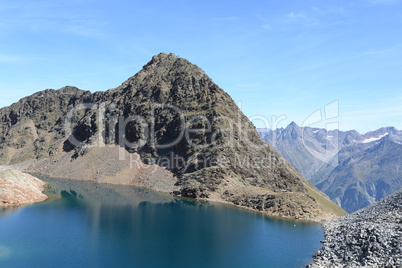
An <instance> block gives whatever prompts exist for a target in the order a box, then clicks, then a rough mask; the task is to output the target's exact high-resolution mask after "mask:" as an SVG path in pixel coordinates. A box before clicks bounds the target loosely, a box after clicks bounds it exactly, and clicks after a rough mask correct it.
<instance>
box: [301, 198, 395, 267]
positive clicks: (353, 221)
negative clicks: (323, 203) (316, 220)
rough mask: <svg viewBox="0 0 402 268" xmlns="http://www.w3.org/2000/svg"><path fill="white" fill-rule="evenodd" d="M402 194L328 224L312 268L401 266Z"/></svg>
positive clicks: (325, 226) (325, 225)
mask: <svg viewBox="0 0 402 268" xmlns="http://www.w3.org/2000/svg"><path fill="white" fill-rule="evenodd" d="M401 221H402V191H398V192H396V193H394V194H391V195H390V196H387V197H386V198H384V199H382V200H381V201H378V202H376V203H374V204H372V205H370V206H369V207H367V208H364V209H362V210H359V211H357V212H355V213H353V214H350V215H348V216H345V217H342V218H338V219H336V220H334V221H332V222H328V223H325V224H324V231H325V241H324V246H323V248H322V249H320V250H319V251H318V253H317V254H316V256H315V261H314V263H313V264H311V265H310V266H309V267H400V265H401V263H402V246H401V243H400V242H401V239H402V227H401Z"/></svg>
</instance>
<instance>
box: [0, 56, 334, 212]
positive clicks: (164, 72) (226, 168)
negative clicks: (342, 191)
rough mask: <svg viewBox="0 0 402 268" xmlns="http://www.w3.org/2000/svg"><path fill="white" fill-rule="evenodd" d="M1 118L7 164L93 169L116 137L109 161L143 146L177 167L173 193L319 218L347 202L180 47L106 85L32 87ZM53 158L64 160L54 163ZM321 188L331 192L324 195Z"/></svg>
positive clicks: (146, 159)
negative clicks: (335, 197)
mask: <svg viewBox="0 0 402 268" xmlns="http://www.w3.org/2000/svg"><path fill="white" fill-rule="evenodd" d="M0 125H1V128H0V147H1V148H0V149H1V155H0V161H1V163H3V164H15V163H19V162H23V161H25V160H30V159H37V161H36V162H35V164H34V165H33V166H32V169H33V170H40V171H41V172H43V173H46V172H47V171H46V170H48V173H47V174H48V175H52V176H54V175H59V177H60V174H63V176H64V177H68V174H66V172H62V169H63V167H64V168H65V167H67V166H68V167H69V168H71V165H72V164H71V163H74V161H79V162H80V163H81V164H80V166H88V167H89V168H88V169H91V170H92V169H93V167H91V166H93V165H94V160H93V158H94V157H93V155H94V154H95V153H92V156H91V152H92V151H93V150H95V149H96V154H99V153H101V152H102V151H104V150H103V149H102V148H111V147H114V148H118V151H119V154H117V153H116V154H110V157H114V158H115V159H116V160H115V162H114V163H113V161H112V162H110V161H109V162H108V165H114V166H115V165H116V163H117V162H118V161H121V160H122V159H121V157H122V156H123V158H124V155H125V154H127V152H128V153H129V154H130V155H133V154H135V155H139V156H140V160H141V162H142V164H145V165H151V166H155V165H156V166H158V167H159V168H163V169H164V170H165V169H166V170H169V171H170V172H171V174H173V176H174V178H175V183H174V184H175V185H174V187H173V185H171V184H170V186H169V187H168V188H169V190H166V191H173V192H174V193H175V194H176V195H181V196H186V197H193V198H210V199H215V200H227V201H229V202H232V203H235V204H236V203H239V202H238V199H239V198H243V199H247V198H249V199H250V200H257V201H255V202H248V201H247V202H240V203H239V204H240V205H242V206H247V207H251V208H253V209H257V210H260V211H263V212H264V211H265V212H267V211H268V210H269V211H270V212H269V213H270V214H273V215H279V216H280V215H282V216H287V217H299V218H314V217H315V218H320V217H322V216H323V215H324V214H325V215H326V216H328V215H329V214H331V213H332V214H336V213H339V211H340V210H338V208H337V207H332V205H333V204H332V203H331V202H329V201H328V199H327V198H326V197H325V196H323V195H321V194H320V193H319V192H318V191H317V190H316V189H315V188H314V187H313V186H312V185H311V184H309V182H307V181H306V180H305V179H304V178H303V177H302V176H301V175H300V174H299V173H298V172H297V171H296V170H295V169H294V168H293V167H292V166H290V165H289V164H288V163H287V162H286V161H285V160H284V159H283V158H282V157H281V156H279V155H278V154H277V153H276V152H275V151H274V150H273V149H272V148H271V147H270V146H269V145H267V144H266V143H264V142H263V141H262V140H261V139H260V138H259V136H258V133H257V131H256V130H255V128H254V126H253V125H252V124H251V122H250V121H249V120H248V119H247V118H246V117H245V116H244V115H243V113H242V112H241V111H240V110H239V108H238V107H237V106H236V104H235V103H234V101H233V100H232V99H231V97H230V96H229V95H228V94H227V93H226V92H224V91H223V90H222V89H221V88H219V87H218V86H217V85H216V84H215V83H214V82H213V81H212V80H211V79H210V78H209V77H208V76H207V75H206V74H205V73H204V72H203V71H202V70H201V69H200V68H199V67H198V66H196V65H193V64H191V63H190V62H189V61H187V60H186V59H183V58H179V57H177V56H175V55H174V54H165V53H161V54H159V55H156V56H154V57H153V58H152V60H151V61H150V62H149V63H147V64H146V65H145V66H144V67H143V69H142V70H141V71H140V72H138V73H137V74H136V75H134V76H133V77H131V78H129V79H128V80H127V81H125V82H124V83H123V84H122V85H121V86H119V87H117V88H115V89H111V90H108V91H105V92H95V93H93V94H92V93H90V92H88V91H82V90H79V89H76V88H73V87H65V88H62V89H60V90H46V91H42V92H39V93H36V94H34V95H32V96H29V97H26V98H24V99H22V100H20V101H19V102H18V103H15V104H13V105H11V106H10V107H6V108H3V109H1V110H0ZM116 150H117V149H116ZM109 151H110V150H109ZM109 151H108V152H109ZM105 152H106V150H105ZM66 155H67V157H66ZM66 158H68V159H69V160H68V161H67V160H66ZM52 159H53V160H52ZM89 159H91V160H89ZM52 161H53V162H57V163H58V164H57V165H55V166H57V167H60V168H59V169H57V168H53V169H52V168H51V163H52ZM67 162H70V164H68V163H67ZM43 163H46V167H43V166H42V167H41V165H42V164H43ZM60 163H67V164H65V165H64V164H63V165H61V164H60ZM96 165H99V163H98V162H97V164H96ZM48 167H49V168H48ZM50 169H51V170H52V172H50V171H49V170H50ZM84 169H86V168H84ZM94 170H96V169H94ZM98 171H99V170H98ZM103 171H104V170H103ZM132 172H133V174H132V176H133V177H136V180H135V181H131V182H130V181H128V184H130V183H131V184H135V185H138V184H141V180H142V181H144V180H149V178H150V177H151V175H152V174H151V175H150V174H148V173H149V172H147V171H144V169H138V170H137V171H132ZM139 172H140V173H141V172H144V173H147V175H146V176H143V177H142V176H141V174H142V173H141V174H139ZM82 173H85V172H84V170H82ZM87 173H88V172H87ZM102 173H104V172H100V174H93V179H94V180H96V179H97V178H98V177H100V176H102ZM122 173H124V176H125V178H128V177H130V175H129V174H130V170H129V169H127V167H126V169H125V171H124V172H118V171H116V172H114V173H113V174H114V175H115V176H116V177H118V176H123V175H121V174H122ZM134 173H136V174H134ZM75 174H76V172H75ZM157 174H160V172H159V173H157ZM76 176H77V174H76ZM78 176H79V175H78ZM85 176H86V177H89V176H88V174H86V175H85ZM164 177H167V176H164ZM169 180H170V181H171V178H170V179H169ZM108 182H113V180H108ZM126 182H127V180H126ZM117 183H118V182H117ZM141 185H142V186H143V185H145V186H147V187H148V184H146V183H143V184H141ZM172 189H173V190H172ZM239 189H247V191H246V190H239ZM159 190H160V189H159ZM266 194H271V195H273V196H274V198H270V200H269V205H267V206H265V205H263V206H261V205H258V208H257V207H254V205H253V204H254V203H259V204H260V203H264V202H265V199H264V198H265V197H266ZM298 195H301V196H303V197H306V202H305V204H303V205H304V207H303V208H302V207H301V204H299V203H295V202H292V201H289V202H284V201H283V199H284V198H285V196H292V198H285V199H289V200H293V199H297V198H296V197H295V196H298ZM310 195H313V196H314V197H312V196H310ZM276 197H277V199H275V198H276ZM315 198H320V199H322V200H325V202H320V204H317V202H316V201H315ZM260 199H261V200H260ZM262 199H264V200H262ZM258 200H260V201H258ZM264 204H265V203H264ZM322 204H324V205H322ZM328 207H331V209H328ZM273 208H274V209H273ZM275 208H276V209H275ZM327 210H329V211H330V213H327V212H324V211H327ZM267 213H268V212H267ZM326 216H325V217H326ZM323 217H324V216H323Z"/></svg>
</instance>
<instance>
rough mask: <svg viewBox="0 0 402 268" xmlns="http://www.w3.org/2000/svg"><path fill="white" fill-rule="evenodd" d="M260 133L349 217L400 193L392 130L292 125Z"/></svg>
mask: <svg viewBox="0 0 402 268" xmlns="http://www.w3.org/2000/svg"><path fill="white" fill-rule="evenodd" d="M259 133H260V135H261V137H262V138H263V139H264V140H265V141H266V142H268V143H269V144H271V145H272V146H273V147H274V148H275V149H276V150H278V152H279V153H280V154H282V155H283V157H284V158H286V159H287V160H288V161H289V162H290V163H291V164H292V165H293V166H295V167H296V168H297V170H298V171H299V172H300V173H301V174H303V175H304V176H305V177H306V178H308V179H310V181H311V182H312V183H313V184H314V185H316V187H317V188H318V189H320V190H321V191H323V192H324V193H326V194H327V195H328V196H329V197H330V198H331V199H332V200H333V201H334V202H336V203H337V204H338V205H340V206H342V208H344V209H345V210H346V211H347V212H353V211H356V210H359V209H361V208H363V207H366V206H368V205H370V204H372V203H373V202H375V201H377V200H379V199H381V198H383V197H385V196H387V195H389V194H391V193H393V192H395V191H397V190H399V189H401V188H402V175H401V174H402V173H401V172H400V171H399V170H400V167H401V165H402V158H401V157H400V155H401V154H402V131H400V130H397V129H395V128H393V127H388V128H380V129H378V130H376V131H372V132H368V133H366V134H360V133H358V132H357V131H354V130H351V131H346V132H344V131H338V130H331V131H328V132H327V131H326V130H325V129H319V128H310V127H299V126H297V125H296V124H294V123H293V124H290V125H289V126H288V127H286V128H285V129H276V130H275V131H269V130H264V129H260V130H259ZM326 157H327V158H326Z"/></svg>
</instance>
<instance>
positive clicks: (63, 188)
mask: <svg viewBox="0 0 402 268" xmlns="http://www.w3.org/2000/svg"><path fill="white" fill-rule="evenodd" d="M41 179H43V180H45V181H47V182H48V183H49V189H48V191H49V194H50V198H49V200H47V201H45V202H42V203H38V204H34V205H29V206H25V207H19V208H9V209H3V210H0V267H141V268H142V267H175V268H177V267H219V268H221V267H231V268H232V267H253V268H255V267H280V268H282V267H305V266H306V265H307V264H308V263H309V262H311V261H312V255H313V254H314V253H315V252H316V251H317V250H318V249H319V248H320V247H321V246H322V245H321V243H320V241H321V240H323V239H324V234H323V231H322V228H321V225H319V224H314V223H309V222H302V221H292V220H283V219H277V218H270V217H266V216H263V215H260V214H258V213H254V212H250V211H246V210H243V209H240V208H236V207H233V206H229V205H224V204H219V203H212V202H203V201H196V200H189V199H183V198H177V197H173V196H171V195H169V194H163V193H157V192H153V191H151V190H147V189H142V188H136V187H131V186H121V185H109V184H95V183H91V182H83V181H68V180H56V179H49V178H41Z"/></svg>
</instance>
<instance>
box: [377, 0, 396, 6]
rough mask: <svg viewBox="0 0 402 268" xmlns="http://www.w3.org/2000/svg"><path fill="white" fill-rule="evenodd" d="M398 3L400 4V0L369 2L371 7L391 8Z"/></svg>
mask: <svg viewBox="0 0 402 268" xmlns="http://www.w3.org/2000/svg"><path fill="white" fill-rule="evenodd" d="M399 3H401V0H370V4H371V5H385V6H391V5H395V4H399Z"/></svg>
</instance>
